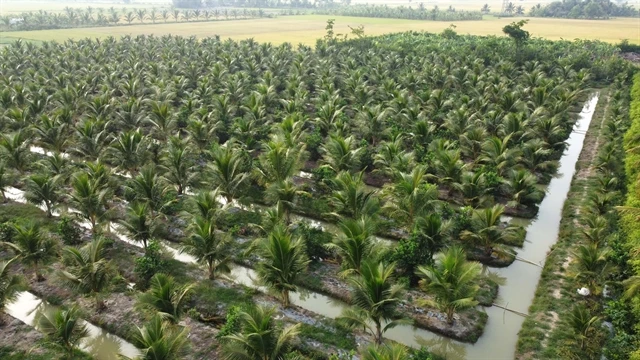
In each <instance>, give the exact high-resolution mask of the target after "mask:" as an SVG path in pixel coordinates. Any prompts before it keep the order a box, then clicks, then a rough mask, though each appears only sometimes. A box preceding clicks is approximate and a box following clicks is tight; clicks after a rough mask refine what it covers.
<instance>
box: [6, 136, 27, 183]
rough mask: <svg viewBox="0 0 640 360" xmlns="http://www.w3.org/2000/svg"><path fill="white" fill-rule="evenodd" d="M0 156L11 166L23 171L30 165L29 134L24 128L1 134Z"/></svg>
mask: <svg viewBox="0 0 640 360" xmlns="http://www.w3.org/2000/svg"><path fill="white" fill-rule="evenodd" d="M0 157H1V158H2V159H3V160H4V162H5V163H6V164H7V165H9V166H11V168H13V169H16V170H18V172H20V173H24V172H25V171H26V170H27V169H28V168H29V165H30V161H29V158H30V157H31V153H30V151H29V135H28V134H27V131H26V130H18V131H16V132H15V133H13V134H3V135H2V137H1V138H0Z"/></svg>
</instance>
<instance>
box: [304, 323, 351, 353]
mask: <svg viewBox="0 0 640 360" xmlns="http://www.w3.org/2000/svg"><path fill="white" fill-rule="evenodd" d="M300 336H301V337H302V338H307V339H311V340H315V341H318V342H320V343H322V344H327V345H331V346H335V347H337V348H340V349H344V350H355V349H357V347H358V345H357V344H356V339H355V337H354V336H353V333H352V332H351V330H348V329H344V328H341V327H339V326H337V327H333V326H330V325H328V324H317V326H311V325H308V324H301V328H300Z"/></svg>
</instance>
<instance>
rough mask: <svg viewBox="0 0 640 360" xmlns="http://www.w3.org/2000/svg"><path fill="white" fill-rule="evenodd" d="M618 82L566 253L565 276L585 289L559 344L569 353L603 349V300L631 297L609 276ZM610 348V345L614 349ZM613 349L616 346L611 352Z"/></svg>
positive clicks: (623, 103) (616, 188)
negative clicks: (568, 259) (572, 242)
mask: <svg viewBox="0 0 640 360" xmlns="http://www.w3.org/2000/svg"><path fill="white" fill-rule="evenodd" d="M624 90H625V87H624V86H623V85H622V84H621V83H618V82H617V83H616V84H614V85H613V86H612V89H611V94H610V104H609V107H610V110H609V111H608V112H607V114H605V116H606V118H605V122H604V127H603V128H602V129H603V130H602V134H601V136H602V138H601V139H600V143H601V144H602V146H601V148H600V150H599V153H598V155H597V157H596V158H595V159H594V163H593V164H592V167H593V169H594V170H595V176H594V178H595V179H594V180H593V185H591V186H592V188H591V189H589V193H588V195H587V196H586V198H585V202H584V205H583V207H582V208H581V209H580V219H579V222H580V224H581V226H580V228H581V230H580V231H578V233H579V236H580V235H581V236H580V240H579V242H578V243H577V244H576V245H575V247H574V250H573V251H572V253H571V258H572V264H571V265H570V267H569V275H570V278H571V279H572V281H574V283H575V284H576V285H577V286H578V287H581V286H583V287H585V288H586V289H588V296H586V298H585V299H584V300H579V301H578V302H577V303H576V304H575V305H574V306H573V309H572V311H571V313H569V314H567V315H566V318H567V321H568V326H569V329H568V330H567V331H568V332H569V333H572V334H573V338H572V339H571V340H568V342H567V343H566V344H565V345H564V348H563V349H564V350H561V351H567V352H568V353H570V354H572V355H573V356H580V357H584V358H594V357H597V356H600V354H601V353H602V350H603V348H602V343H603V342H604V337H602V336H600V335H599V333H600V331H601V330H600V329H601V323H602V321H603V319H604V317H603V310H602V304H603V303H604V302H605V301H608V300H606V297H611V296H612V294H613V296H614V297H618V296H621V297H622V298H626V299H629V297H631V296H634V292H633V289H634V285H633V281H629V280H627V281H625V282H624V283H622V285H623V287H625V288H626V289H627V291H626V292H625V291H624V289H622V290H623V291H620V292H619V293H616V290H614V289H616V288H618V287H620V286H619V285H620V284H617V283H616V281H614V279H616V278H617V277H618V275H617V274H618V273H619V272H620V271H621V270H622V269H620V268H619V266H626V265H624V264H622V263H620V260H617V259H616V255H614V250H613V248H612V247H614V246H615V245H614V243H615V240H614V237H615V236H617V234H616V231H617V229H618V224H617V223H618V220H619V218H618V216H617V214H616V210H615V205H616V203H618V202H619V201H620V191H621V190H622V187H623V186H624V184H622V182H619V180H618V179H619V176H620V174H622V173H623V171H624V170H623V166H622V164H623V161H624V158H625V156H624V150H623V148H622V146H621V145H620V144H616V143H615V140H614V139H619V138H620V137H622V136H623V135H624V133H625V132H626V130H627V127H628V125H627V123H628V120H627V116H628V114H627V113H626V110H625V109H626V107H627V106H628V97H627V95H626V94H624ZM614 349H615V347H614ZM613 351H614V353H615V351H617V350H613Z"/></svg>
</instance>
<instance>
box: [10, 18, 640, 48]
mask: <svg viewBox="0 0 640 360" xmlns="http://www.w3.org/2000/svg"><path fill="white" fill-rule="evenodd" d="M329 18H330V16H327V15H305V16H292V17H283V18H278V19H252V20H234V21H219V22H194V23H178V24H173V23H171V22H169V23H166V24H156V25H131V26H111V27H97V28H78V29H61V30H41V31H19V32H7V33H4V34H0V43H6V42H7V41H10V40H13V39H18V38H23V39H27V40H35V41H43V40H57V41H64V40H66V39H68V38H72V39H81V38H85V37H92V38H105V37H108V36H122V35H134V36H135V35H139V34H154V35H166V34H173V35H182V36H196V37H199V38H202V37H208V36H214V35H220V36H221V37H223V38H232V39H235V40H240V39H246V38H253V39H255V40H256V41H260V42H272V43H283V42H291V43H293V44H298V43H302V44H306V45H313V44H314V43H315V41H316V39H318V38H320V37H322V36H324V34H325V29H324V27H325V25H326V21H327V19H329ZM333 18H335V19H336V33H348V32H349V28H348V27H347V26H349V25H350V26H357V25H360V24H362V25H364V28H365V33H366V34H367V35H380V34H384V33H391V32H398V31H408V30H418V31H419V30H425V31H431V32H440V31H442V30H443V29H445V28H447V27H449V26H450V25H451V24H454V25H455V26H456V31H457V32H458V33H461V34H475V35H501V34H502V27H503V26H504V25H506V24H508V23H510V22H512V21H515V20H518V18H503V19H497V18H491V19H488V20H483V21H459V22H453V23H449V22H426V21H415V20H401V19H373V18H358V17H341V16H333ZM526 29H527V30H529V31H530V32H531V33H532V35H533V36H535V37H544V38H548V39H552V40H559V39H576V38H582V39H599V40H603V41H607V42H619V41H620V40H622V39H629V41H630V42H633V43H640V19H630V18H624V19H622V18H621V19H613V20H609V21H598V20H567V19H541V18H535V19H530V22H529V24H527V26H526Z"/></svg>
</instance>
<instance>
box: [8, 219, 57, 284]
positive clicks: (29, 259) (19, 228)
mask: <svg viewBox="0 0 640 360" xmlns="http://www.w3.org/2000/svg"><path fill="white" fill-rule="evenodd" d="M12 228H13V231H14V233H15V234H14V235H13V238H12V242H2V243H0V244H2V245H3V246H4V247H6V248H9V249H10V250H11V251H13V253H14V254H15V256H16V258H17V259H18V260H19V261H20V262H22V263H23V264H24V265H26V266H31V267H33V275H34V278H35V279H36V281H43V280H44V277H43V276H42V274H41V272H40V268H41V266H43V265H47V264H49V263H50V262H51V261H53V260H54V259H55V258H56V256H57V254H58V246H57V245H58V244H57V243H56V241H55V240H53V239H52V238H50V237H48V236H45V235H43V234H42V232H41V230H40V226H39V225H37V224H36V223H33V222H28V223H25V224H14V225H12Z"/></svg>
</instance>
